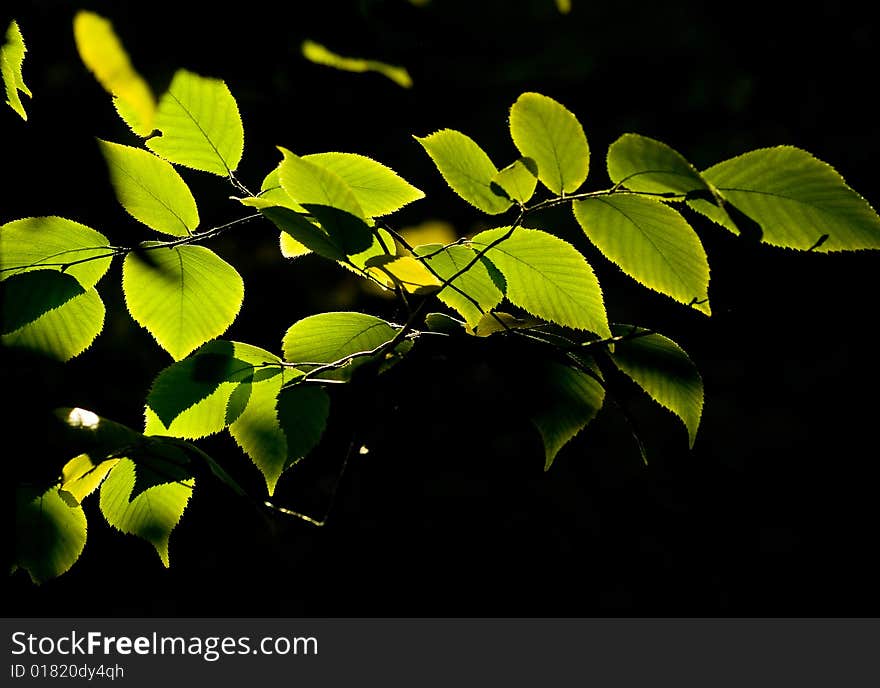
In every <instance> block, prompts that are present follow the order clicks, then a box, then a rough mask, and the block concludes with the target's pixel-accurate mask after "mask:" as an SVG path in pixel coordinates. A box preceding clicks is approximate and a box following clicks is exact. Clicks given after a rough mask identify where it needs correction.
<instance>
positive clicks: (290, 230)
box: [260, 206, 345, 260]
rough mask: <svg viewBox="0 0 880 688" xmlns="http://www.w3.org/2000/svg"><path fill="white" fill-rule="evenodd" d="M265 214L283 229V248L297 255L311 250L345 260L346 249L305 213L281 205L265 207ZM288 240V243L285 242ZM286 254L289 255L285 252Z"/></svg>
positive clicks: (283, 250) (327, 256)
mask: <svg viewBox="0 0 880 688" xmlns="http://www.w3.org/2000/svg"><path fill="white" fill-rule="evenodd" d="M260 212H261V213H262V214H263V216H264V217H265V218H266V219H267V220H269V221H270V222H271V223H272V224H274V225H275V226H276V227H277V228H278V229H280V230H281V250H282V253H284V252H285V250H287V251H290V252H291V253H293V255H292V256H289V257H295V256H300V255H304V254H305V253H308V252H310V251H313V252H315V253H317V254H318V255H319V256H323V257H324V258H329V259H330V260H345V251H344V250H343V249H342V247H340V246H339V245H338V244H337V243H336V241H335V240H334V239H333V238H331V237H330V236H328V234H327V232H325V231H324V229H323V228H322V227H321V226H320V225H319V224H318V223H317V222H315V221H314V220H313V219H312V218H311V217H309V216H308V215H306V214H305V213H301V212H299V213H298V212H296V211H295V210H290V209H289V208H283V207H280V206H275V207H269V208H264V209H263V210H261V211H260ZM285 240H287V242H288V243H285ZM284 255H287V254H286V253H284Z"/></svg>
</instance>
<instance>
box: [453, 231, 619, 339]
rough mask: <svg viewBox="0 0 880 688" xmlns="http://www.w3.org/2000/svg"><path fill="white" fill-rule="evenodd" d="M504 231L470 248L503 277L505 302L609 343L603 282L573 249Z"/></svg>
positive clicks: (534, 234) (542, 236)
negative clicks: (477, 251) (588, 333)
mask: <svg viewBox="0 0 880 688" xmlns="http://www.w3.org/2000/svg"><path fill="white" fill-rule="evenodd" d="M510 232H511V230H510V228H509V227H499V228H498V229H490V230H488V231H485V232H481V233H480V234H477V235H476V236H475V237H474V238H473V239H472V240H471V244H472V245H473V246H474V247H476V248H478V249H480V250H483V249H485V248H486V247H488V246H490V245H491V244H493V243H495V242H499V241H500V243H498V244H496V245H495V246H494V247H493V248H491V249H489V250H488V251H487V252H486V254H485V256H486V258H488V259H489V260H490V261H491V262H492V263H493V264H494V265H495V266H496V267H497V268H498V269H499V270H500V271H501V274H502V275H504V279H505V280H506V281H507V290H506V292H505V293H506V296H507V298H508V299H509V300H510V302H511V303H512V304H514V305H515V306H519V307H520V308H523V309H524V310H526V311H528V312H529V313H531V314H532V315H535V316H537V317H539V318H544V319H545V320H549V321H551V322H555V323H557V324H559V325H563V326H565V327H571V328H574V329H578V330H588V331H590V332H593V333H595V334H597V335H599V336H600V337H608V336H610V335H611V331H610V330H609V329H608V316H607V315H606V314H605V304H604V302H603V300H602V290H601V288H600V287H599V281H598V280H597V279H596V275H595V274H594V273H593V269H592V268H591V267H590V266H589V264H588V263H587V261H586V260H585V259H584V257H583V256H582V255H581V254H580V253H578V252H577V250H576V249H575V248H574V247H573V246H572V245H571V244H569V243H567V242H565V241H563V240H562V239H559V238H558V237H555V236H553V235H552V234H548V233H547V232H542V231H541V230H539V229H525V228H523V227H517V228H516V229H514V230H513V232H512V234H511V235H510V236H509V237H508V238H506V239H504V238H503V237H505V236H507V234H509V233H510Z"/></svg>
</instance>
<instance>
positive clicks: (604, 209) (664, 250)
mask: <svg viewBox="0 0 880 688" xmlns="http://www.w3.org/2000/svg"><path fill="white" fill-rule="evenodd" d="M572 208H573V210H574V216H575V218H577V221H578V223H579V224H580V226H581V227H582V228H583V230H584V232H585V233H586V235H587V236H588V237H589V239H590V241H592V242H593V243H594V244H595V245H596V246H597V247H598V249H599V250H600V251H602V253H603V254H605V257H606V258H608V260H610V261H611V262H612V263H615V264H616V265H617V266H618V267H620V269H621V270H623V271H624V272H625V273H626V274H627V275H629V276H630V277H632V278H633V279H634V280H636V281H638V282H640V283H641V284H644V285H645V286H646V287H648V288H650V289H654V290H655V291H658V292H660V293H661V294H666V296H669V297H671V298H673V299H675V300H676V301H679V302H681V303H684V304H688V305H691V304H693V305H694V307H695V308H696V309H697V310H700V311H702V312H703V313H705V314H706V315H709V313H710V309H709V303H708V298H709V292H708V289H709V262H708V259H707V258H706V252H705V251H704V250H703V245H702V244H701V243H700V238H699V237H698V236H697V234H696V232H694V230H693V229H692V228H691V226H690V225H689V224H688V223H687V221H686V220H685V219H684V218H683V217H682V216H681V215H679V214H678V212H676V211H675V210H673V209H672V208H670V207H669V206H667V205H665V204H663V203H660V202H659V201H655V200H653V199H650V198H646V197H644V196H635V195H631V194H614V195H612V196H597V197H595V198H587V199H585V200H583V201H575V202H574V203H573V204H572Z"/></svg>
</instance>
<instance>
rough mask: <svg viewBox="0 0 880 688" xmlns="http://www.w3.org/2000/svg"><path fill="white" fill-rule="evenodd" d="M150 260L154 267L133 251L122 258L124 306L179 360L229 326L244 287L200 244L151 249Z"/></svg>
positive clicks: (236, 274) (231, 271) (242, 296)
mask: <svg viewBox="0 0 880 688" xmlns="http://www.w3.org/2000/svg"><path fill="white" fill-rule="evenodd" d="M152 245H154V244H152ZM144 246H145V247H146V248H149V247H150V246H151V244H145V245H144ZM149 258H150V261H151V263H152V264H150V263H147V262H145V261H144V259H143V258H141V257H140V256H138V254H137V253H130V254H128V255H127V256H126V257H125V262H124V263H123V266H122V289H123V292H124V293H125V302H126V305H127V306H128V310H129V312H130V313H131V316H132V317H133V318H134V319H135V321H136V322H137V323H138V324H139V325H140V326H141V327H144V328H146V329H147V330H148V331H149V332H150V334H152V335H153V337H155V339H156V341H157V342H158V343H159V345H160V346H161V347H162V348H163V349H165V350H166V351H167V352H168V353H170V354H171V356H172V357H173V358H174V359H175V360H180V359H181V358H183V357H184V356H186V355H187V354H188V353H190V352H191V351H193V350H194V349H196V348H197V347H198V346H200V345H202V344H204V343H205V342H207V341H208V340H210V339H213V338H214V337H218V336H220V335H221V334H223V333H224V332H225V331H226V329H227V328H228V327H229V326H230V325H231V324H232V322H233V321H234V320H235V317H236V315H238V311H239V309H240V308H241V303H242V300H243V299H244V283H243V282H242V279H241V276H240V275H239V274H238V272H236V271H235V268H233V267H232V266H231V265H229V263H227V262H225V261H224V260H222V259H221V258H220V257H219V256H217V254H215V253H214V252H213V251H211V250H209V249H207V248H205V247H204V246H189V245H187V246H175V247H172V248H160V249H157V250H150V251H149Z"/></svg>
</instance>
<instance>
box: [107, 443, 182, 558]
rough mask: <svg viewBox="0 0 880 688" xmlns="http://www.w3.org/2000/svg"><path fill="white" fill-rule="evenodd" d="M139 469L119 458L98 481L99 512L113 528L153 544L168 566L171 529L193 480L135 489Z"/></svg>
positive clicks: (178, 517)
mask: <svg viewBox="0 0 880 688" xmlns="http://www.w3.org/2000/svg"><path fill="white" fill-rule="evenodd" d="M139 469H140V467H139V466H135V464H134V462H133V461H131V460H129V459H122V460H120V461H119V463H117V464H116V466H114V467H113V469H112V470H111V471H110V473H109V475H108V476H107V477H106V478H105V480H104V482H103V483H102V484H101V497H100V505H101V513H103V514H104V518H106V519H107V523H109V524H110V525H111V526H113V527H114V528H117V529H118V530H120V531H122V532H123V533H127V534H129V535H136V536H138V537H140V538H143V539H144V540H146V541H147V542H149V543H150V544H152V545H153V547H155V548H156V552H158V554H159V558H160V559H161V560H162V563H163V564H164V565H165V566H166V567H167V566H169V564H170V560H169V556H168V542H169V539H170V537H171V531H173V530H174V527H175V526H176V525H177V524H178V522H179V521H180V517H181V516H182V515H183V512H184V509H186V505H187V503H188V502H189V498H190V496H191V495H192V491H193V488H194V487H195V479H194V478H190V479H188V480H181V481H179V482H169V483H165V484H158V485H152V486H151V487H148V488H147V489H144V490H142V491H140V492H135V482H136V477H137V476H136V473H137V471H138V470H139Z"/></svg>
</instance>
